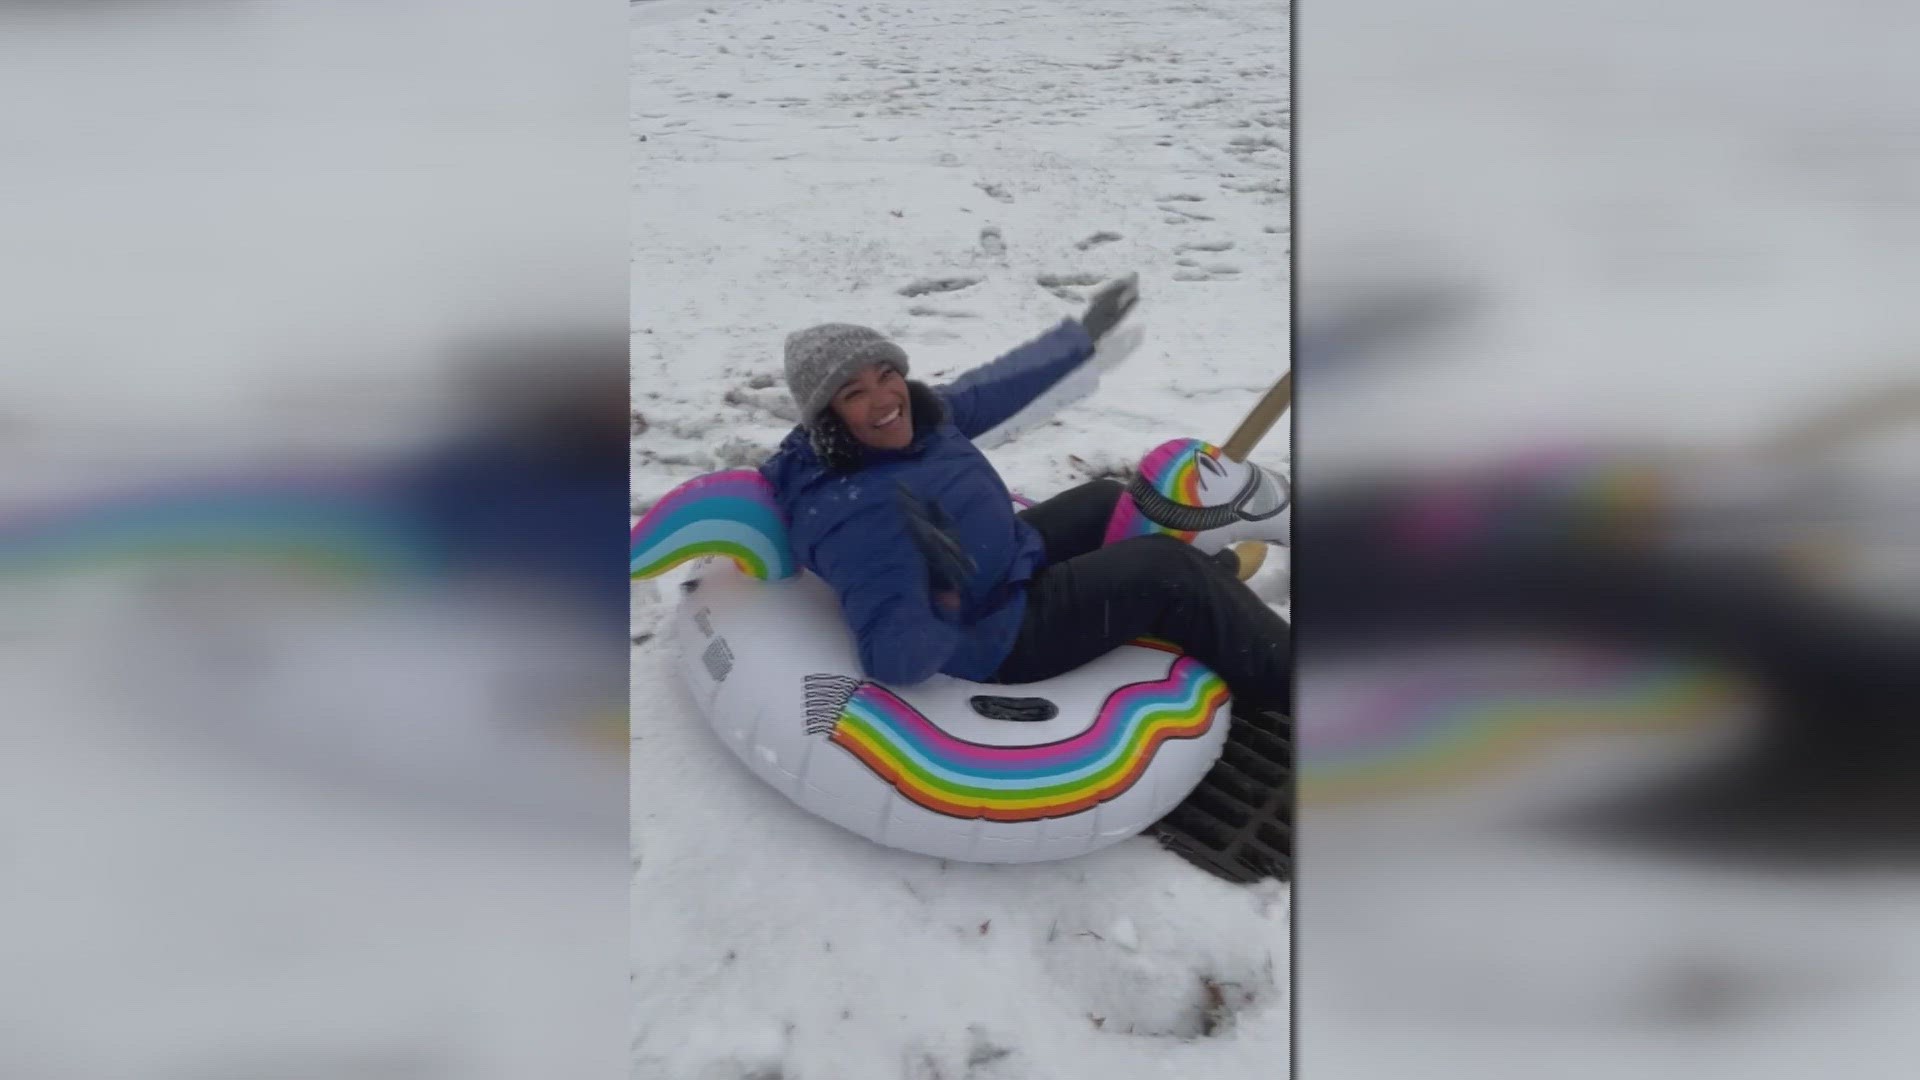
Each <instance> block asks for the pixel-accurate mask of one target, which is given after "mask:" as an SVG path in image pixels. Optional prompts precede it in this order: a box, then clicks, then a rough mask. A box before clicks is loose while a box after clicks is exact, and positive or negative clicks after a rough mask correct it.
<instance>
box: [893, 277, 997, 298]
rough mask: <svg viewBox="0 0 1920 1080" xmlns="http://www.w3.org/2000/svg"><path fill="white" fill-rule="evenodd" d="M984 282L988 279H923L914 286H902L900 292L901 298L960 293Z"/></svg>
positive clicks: (913, 284) (914, 283)
mask: <svg viewBox="0 0 1920 1080" xmlns="http://www.w3.org/2000/svg"><path fill="white" fill-rule="evenodd" d="M984 280H986V279H985V278H977V277H943V278H921V279H920V280H918V281H915V282H913V283H912V284H909V285H902V286H901V287H900V290H899V291H900V295H901V296H925V295H927V294H928V293H949V292H959V291H960V290H961V289H971V288H973V287H974V286H975V285H978V284H980V283H981V282H982V281H984Z"/></svg>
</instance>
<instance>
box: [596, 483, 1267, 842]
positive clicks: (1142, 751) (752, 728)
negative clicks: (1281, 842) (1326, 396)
mask: <svg viewBox="0 0 1920 1080" xmlns="http://www.w3.org/2000/svg"><path fill="white" fill-rule="evenodd" d="M630 541H631V543H630V557H631V565H630V572H631V574H632V576H633V577H635V578H640V577H652V576H657V575H659V574H662V573H665V572H666V571H668V570H670V569H672V568H674V567H675V566H679V565H681V564H684V563H687V562H689V561H692V562H694V563H695V564H696V565H695V566H694V570H693V574H692V576H690V577H689V578H688V579H687V580H685V581H684V582H682V583H681V590H682V594H681V596H680V598H679V605H678V608H677V610H676V613H675V615H674V618H673V621H672V624H671V627H672V629H671V633H670V636H671V637H672V638H674V639H675V640H676V642H677V644H678V645H679V652H680V656H681V666H682V669H683V672H684V675H685V677H686V680H687V684H688V686H689V687H690V688H691V690H692V693H693V697H694V700H695V701H696V702H697V703H698V704H699V706H700V709H701V711H702V713H703V714H704V715H705V717H706V719H707V722H708V723H709V725H710V726H711V727H712V728H713V730H714V732H715V733H716V734H717V735H719V737H720V740H721V741H722V742H724V743H725V744H726V745H727V746H728V748H729V749H731V750H732V751H733V753H734V754H735V755H736V756H737V757H738V758H739V759H740V760H741V761H742V762H743V763H745V764H746V766H747V767H748V768H749V769H750V770H752V771H753V772H754V773H755V775H757V776H759V777H760V778H761V779H762V780H764V781H766V782H767V783H768V784H770V785H772V786H773V787H774V788H775V789H776V790H778V791H780V792H781V793H783V794H785V795H786V796H787V797H788V798H790V799H792V800H793V801H794V802H795V803H797V804H798V805H799V806H800V807H802V808H803V809H805V810H807V811H809V812H811V813H813V814H816V815H818V816H820V817H822V818H825V819H827V820H828V821H831V822H834V823H835V824H837V825H840V826H842V827H844V828H846V829H849V830H851V831H853V832H855V833H858V834H860V835H861V836H864V837H866V838H868V839H870V840H873V841H874V842H876V843H879V844H882V845H885V846H887V847H893V848H900V849H904V850H907V851H914V852H918V853H920V854H923V855H930V856H935V857H938V858H945V859H954V860H958V861H963V862H988V863H1017V862H1039V861H1045V860H1050V859H1066V858H1072V857H1074V856H1077V855H1084V854H1086V853H1088V852H1091V851H1095V850H1098V849H1100V848H1103V847H1106V846H1107V845H1109V844H1113V843H1116V842H1118V841H1120V840H1124V839H1126V838H1128V837H1131V836H1134V835H1137V834H1138V833H1140V832H1142V831H1144V830H1145V829H1146V828H1147V827H1148V826H1150V825H1152V824H1153V823H1155V822H1156V821H1158V820H1160V819H1161V818H1162V817H1164V816H1165V815H1166V814H1167V812H1168V811H1170V810H1172V809H1173V808H1174V807H1175V806H1176V805H1178V804H1179V803H1180V801H1181V800H1182V799H1184V798H1185V797H1186V796H1187V795H1188V793H1189V792H1191V791H1192V790H1193V789H1194V788H1195V787H1196V786H1197V785H1198V784H1199V783H1200V781H1201V779H1202V778H1203V777H1204V776H1205V775H1206V773H1207V770H1208V769H1209V768H1211V767H1212V765H1213V763H1214V761H1215V760H1216V759H1217V758H1218V757H1219V755H1220V752H1221V747H1222V745H1223V744H1224V742H1225V740H1226V735H1227V728H1228V725H1229V723H1230V718H1229V712H1228V707H1229V704H1230V702H1229V698H1228V693H1227V687H1226V684H1225V683H1224V682H1222V681H1221V680H1220V678H1219V677H1218V676H1216V675H1215V674H1214V673H1213V672H1212V671H1210V670H1208V669H1207V668H1206V667H1205V666H1203V665H1202V664H1200V663H1199V662H1197V661H1195V660H1193V659H1191V658H1189V657H1186V656H1182V655H1180V654H1179V653H1178V652H1177V651H1176V650H1174V649H1172V648H1171V647H1170V646H1167V645H1165V644H1164V643H1160V642H1151V641H1142V642H1139V643H1136V644H1133V645H1128V646H1123V647H1121V648H1119V649H1117V650H1115V651H1114V652H1112V653H1109V654H1108V655H1106V656H1104V657H1101V658H1100V659H1099V660H1096V661H1095V662H1093V663H1091V664H1088V665H1086V666H1085V667H1082V668H1080V669H1078V670H1075V671H1072V672H1069V673H1067V674H1065V675H1062V676H1060V677H1059V678H1056V679H1050V680H1047V681H1045V682H1041V683H1030V684H1023V685H1019V686H1002V685H990V684H982V683H971V682H967V681H964V680H960V679H953V678H948V677H946V676H939V675H937V676H935V677H934V678H932V679H930V680H928V681H927V682H925V683H921V684H919V685H916V686H912V687H890V686H885V685H882V684H880V683H877V682H874V681H872V680H870V679H867V678H865V677H863V676H862V675H861V670H860V664H859V660H858V656H857V653H856V651H855V647H854V642H853V638H852V635H851V634H850V633H849V632H848V630H847V629H846V627H845V624H844V621H843V619H842V617H841V614H840V609H839V605H838V603H837V601H836V600H835V598H834V596H833V592H832V589H831V588H830V587H829V586H828V585H827V584H826V583H825V582H823V581H821V580H820V579H818V578H816V577H814V576H813V575H811V574H808V573H805V572H803V571H801V570H799V568H798V567H797V566H795V564H794V560H793V556H792V554H791V551H790V549H789V547H788V544H787V541H786V527H785V523H784V522H783V521H782V520H781V516H780V513H779V510H778V508H777V506H776V505H775V503H774V500H773V493H772V490H771V488H770V486H769V485H768V484H767V482H766V481H765V479H764V478H762V477H761V476H760V475H759V474H758V473H757V472H752V471H747V470H740V471H735V472H726V473H717V474H713V475H709V476H703V477H699V478H697V479H695V480H692V481H689V482H688V483H687V484H684V485H682V486H681V487H679V488H677V489H675V490H674V491H673V492H671V493H670V494H668V495H667V497H666V498H664V499H662V500H661V501H660V502H659V503H658V504H656V505H655V506H654V507H652V508H651V509H650V510H649V511H648V512H647V514H646V516H644V517H643V518H641V519H640V521H639V522H638V523H637V524H636V525H635V526H634V527H633V531H632V533H631V537H630Z"/></svg>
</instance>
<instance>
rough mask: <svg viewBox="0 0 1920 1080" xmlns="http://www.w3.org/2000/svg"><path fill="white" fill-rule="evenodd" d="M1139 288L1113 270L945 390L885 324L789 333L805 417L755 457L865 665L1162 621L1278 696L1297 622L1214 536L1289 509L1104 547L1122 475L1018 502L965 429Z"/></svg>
mask: <svg viewBox="0 0 1920 1080" xmlns="http://www.w3.org/2000/svg"><path fill="white" fill-rule="evenodd" d="M1137 299H1138V291H1137V288H1136V285H1135V281H1134V279H1133V278H1131V277H1129V278H1127V279H1124V280H1122V281H1120V282H1117V283H1115V284H1113V285H1111V286H1109V287H1107V288H1105V289H1103V290H1101V291H1100V292H1099V293H1098V294H1096V295H1095V296H1094V298H1093V300H1092V302H1091V304H1090V305H1089V306H1088V308H1087V310H1086V312H1085V314H1084V315H1083V316H1082V317H1081V318H1080V319H1079V320H1077V321H1076V320H1071V319H1069V320H1066V321H1063V322H1062V323H1061V324H1060V325H1059V326H1057V327H1055V328H1054V329H1052V330H1051V331H1049V332H1047V333H1046V334H1043V335H1042V336H1040V337H1038V338H1036V339H1034V340H1033V341H1030V342H1028V343H1027V344H1025V345H1023V346H1021V347H1019V348H1017V349H1015V350H1013V351H1012V352H1010V353H1008V354H1007V355H1005V356H1002V357H1000V358H999V359H998V360H995V361H993V362H992V363H990V364H987V365H986V366H984V367H981V368H978V369H976V370H974V371H972V372H969V373H967V374H966V375H964V376H962V377H961V378H960V379H959V380H958V381H956V382H954V383H953V384H951V385H949V386H946V387H942V388H940V389H937V390H936V389H933V388H931V387H928V386H926V385H924V384H922V383H918V382H909V381H908V380H907V374H908V360H907V355H906V353H905V352H904V351H903V350H902V349H901V348H900V347H899V346H898V345H897V344H895V343H893V342H891V341H889V340H887V339H886V338H885V337H883V336H882V335H881V334H879V333H878V332H876V331H874V330H870V329H867V328H865V327H859V326H851V325H847V324H839V323H835V324H826V325H823V326H816V327H813V328H811V329H807V330H802V331H799V332H797V333H795V334H793V335H792V336H790V337H789V338H788V339H787V343H786V370H787V385H788V389H789V390H790V391H791V392H792V394H793V398H794V401H795V403H796V404H797V405H798V406H799V410H800V415H801V419H802V423H801V425H800V426H799V427H798V428H796V429H795V430H794V432H793V433H792V434H791V435H789V436H788V437H787V439H786V440H785V442H783V443H782V444H781V447H780V449H779V451H778V452H777V453H776V454H775V455H774V456H773V458H771V459H770V460H769V461H767V463H766V464H764V465H763V466H761V472H762V474H763V475H765V476H766V477H767V479H768V480H769V481H770V482H771V483H772V484H773V486H774V488H775V490H776V491H777V492H778V494H779V499H780V502H781V506H782V509H783V510H785V511H786V514H787V517H788V521H789V523H790V532H791V538H792V542H793V548H794V552H795V555H796V556H797V557H798V559H799V561H800V562H801V564H802V565H804V566H806V567H807V568H808V569H809V570H811V571H813V572H814V573H815V574H817V575H818V576H819V577H821V578H823V579H824V580H825V581H826V582H827V583H828V584H829V585H831V586H832V587H833V589H834V591H835V592H836V593H837V594H838V596H839V599H840V603H841V607H842V611H843V612H844V614H845V616H846V619H847V622H848V625H849V626H850V627H851V628H852V630H853V632H854V636H855V638H856V640H857V642H858V646H859V654H860V662H861V666H862V668H863V669H864V671H865V672H866V674H867V676H868V677H869V678H872V679H875V680H878V681H880V682H885V683H891V684H894V685H898V686H910V685H913V684H915V683H918V682H921V681H923V680H925V679H927V678H929V677H931V676H933V675H934V674H935V673H945V674H947V675H951V676H954V677H956V678H961V679H967V680H970V681H973V682H1000V683H1028V682H1037V681H1040V680H1043V679H1049V678H1052V677H1054V676H1056V675H1060V674H1063V673H1065V672H1067V671H1070V670H1072V669H1074V668H1076V667H1079V666H1080V665H1082V664H1085V663H1087V662H1089V661H1091V660H1094V659H1096V658H1097V657H1099V656H1102V655H1104V654H1105V653H1107V652H1110V651H1112V650H1113V649H1115V648H1117V647H1119V646H1120V645H1123V644H1125V643H1127V642H1129V641H1132V640H1134V639H1136V638H1139V637H1142V636H1153V637H1157V638H1161V639H1163V640H1166V641H1170V642H1172V643H1173V644H1174V645H1176V646H1178V647H1180V648H1181V649H1182V650H1183V651H1185V652H1186V653H1187V654H1189V655H1191V656H1193V657H1195V658H1196V659H1198V660H1200V661H1201V662H1202V663H1204V664H1206V665H1207V666H1208V667H1210V668H1212V669H1213V670H1214V671H1215V672H1216V673H1218V674H1219V675H1220V676H1221V677H1222V678H1223V679H1224V680H1225V681H1226V682H1227V685H1228V687H1229V688H1230V689H1231V690H1232V691H1233V693H1234V695H1235V697H1236V698H1237V699H1239V700H1240V701H1241V702H1243V703H1248V704H1255V705H1258V706H1264V707H1269V708H1275V709H1279V710H1284V709H1285V708H1286V706H1287V703H1288V698H1289V695H1290V690H1291V682H1292V673H1291V664H1290V653H1291V637H1290V632H1289V629H1288V626H1287V624H1286V622H1285V621H1284V620H1282V619H1281V618H1280V616H1279V615H1278V614H1277V613H1275V612H1274V610H1273V609H1272V608H1270V607H1268V606H1267V605H1266V603H1264V602H1263V601H1261V600H1260V598H1259V597H1257V596H1255V595H1254V594H1253V592H1252V591H1251V590H1250V589H1248V588H1247V587H1246V585H1245V584H1244V583H1242V581H1241V580H1240V578H1239V576H1238V574H1237V573H1236V571H1237V569H1238V563H1237V560H1236V557H1235V555H1234V553H1233V552H1231V551H1229V550H1223V549H1224V547H1225V545H1226V544H1227V543H1229V542H1231V541H1233V540H1242V539H1255V540H1268V541H1273V542H1280V541H1283V540H1284V538H1285V532H1284V529H1285V517H1286V515H1285V514H1284V513H1279V512H1278V510H1277V509H1276V510H1275V513H1274V514H1273V515H1269V516H1268V517H1267V518H1266V520H1264V521H1260V522H1251V521H1238V520H1236V521H1234V522H1233V523H1232V524H1230V525H1227V526H1224V527H1220V528H1216V529H1213V530H1211V531H1209V532H1203V533H1201V534H1199V535H1198V536H1197V537H1195V538H1194V542H1193V543H1192V544H1188V543H1183V542H1182V541H1180V540H1178V539H1175V538H1173V537H1170V536H1165V535H1153V536H1142V537H1136V538H1133V539H1127V540H1121V541H1119V542H1117V543H1114V544H1111V545H1107V546H1102V545H1103V542H1104V540H1105V537H1106V532H1107V527H1108V522H1109V519H1110V518H1112V517H1113V514H1114V510H1115V507H1116V505H1118V503H1119V501H1120V499H1121V498H1122V497H1123V495H1124V489H1123V488H1122V487H1121V485H1120V484H1118V483H1115V482H1114V481H1111V480H1097V481H1094V482H1092V483H1089V484H1085V485H1082V486H1081V487H1078V488H1075V489H1073V490H1072V491H1069V492H1066V493H1065V494H1062V495H1060V496H1058V497H1056V498H1054V499H1051V500H1049V501H1047V502H1045V503H1041V504H1040V505H1038V506H1034V507H1032V508H1030V509H1028V510H1025V511H1023V512H1020V513H1018V514H1016V513H1015V512H1014V511H1013V499H1012V496H1011V494H1010V493H1009V492H1008V490H1007V486H1006V484H1005V483H1003V482H1002V481H1001V479H1000V476H999V474H998V473H996V472H995V471H994V468H993V466H992V464H990V463H989V462H988V461H987V458H986V456H985V455H984V454H982V453H981V452H980V450H979V449H978V448H977V447H975V446H974V445H973V442H972V441H971V440H972V439H973V438H975V437H977V436H979V435H982V434H984V433H985V432H987V431H990V430H992V429H993V428H994V427H996V426H998V425H999V424H1001V423H1003V422H1004V421H1006V420H1007V419H1009V418H1010V417H1012V416H1014V415H1015V414H1016V413H1018V412H1020V410H1021V409H1023V408H1025V407H1026V406H1027V405H1029V404H1030V403H1032V402H1033V401H1034V399H1035V398H1037V397H1039V396H1040V395H1041V394H1043V393H1045V392H1046V391H1047V390H1048V389H1049V388H1051V387H1053V386H1054V385H1055V384H1056V383H1058V382H1059V381H1060V380H1061V379H1063V378H1065V377H1066V376H1068V375H1069V374H1071V373H1072V372H1073V371H1074V370H1075V369H1076V368H1078V367H1079V366H1080V365H1081V364H1083V363H1085V362H1086V361H1087V360H1088V359H1090V358H1091V357H1092V356H1093V354H1094V349H1095V346H1096V345H1097V344H1098V342H1099V341H1100V340H1101V339H1102V338H1103V337H1104V336H1105V335H1106V334H1107V333H1108V332H1109V331H1111V330H1112V329H1113V328H1114V326H1115V325H1117V324H1118V323H1119V322H1120V321H1121V320H1122V319H1123V318H1125V317H1126V315H1127V313H1128V312H1129V311H1130V310H1131V309H1132V307H1133V305H1134V304H1135V302H1136V301H1137ZM1243 468H1244V467H1243ZM1249 482H1250V483H1253V482H1257V483H1258V484H1260V485H1263V486H1264V489H1265V490H1266V491H1267V499H1268V502H1269V504H1270V505H1272V506H1274V507H1276V508H1278V507H1282V506H1284V502H1285V499H1284V490H1285V485H1284V481H1282V480H1281V479H1280V478H1279V477H1278V476H1275V475H1273V474H1271V473H1267V472H1265V471H1264V470H1253V472H1252V474H1251V476H1250V479H1249ZM1208 552H1213V554H1208Z"/></svg>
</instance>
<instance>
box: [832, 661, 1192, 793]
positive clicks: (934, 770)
mask: <svg viewBox="0 0 1920 1080" xmlns="http://www.w3.org/2000/svg"><path fill="white" fill-rule="evenodd" d="M1226 701H1227V687H1226V684H1225V683H1223V682H1221V681H1220V678H1219V677H1218V676H1216V675H1214V674H1213V672H1211V671H1209V670H1208V669H1207V668H1206V667H1204V666H1202V665H1201V664H1200V663H1199V662H1198V661H1195V660H1191V659H1188V658H1185V657H1181V658H1178V659H1176V660H1174V661H1173V663H1172V665H1171V666H1170V667H1169V669H1168V672H1167V675H1166V677H1165V678H1163V679H1158V680H1155V681H1152V682H1139V683H1131V684H1128V685H1127V686H1123V687H1121V688H1120V689H1118V690H1116V691H1114V692H1113V693H1112V694H1110V695H1108V697H1107V700H1106V702H1105V703H1104V704H1103V705H1102V706H1101V709H1100V715H1099V716H1098V717H1097V718H1096V719H1095V720H1094V723H1093V725H1092V726H1091V727H1089V728H1088V729H1087V730H1086V731H1084V732H1082V733H1080V734H1079V735H1076V736H1074V737H1073V738H1070V739H1064V740H1062V741H1060V742H1056V743H1048V744H1045V745H1041V746H986V745H982V744H979V743H971V742H967V741H965V740H962V739H958V738H955V737H954V736H952V735H949V734H948V733H946V732H945V731H942V730H941V729H940V728H938V727H935V726H934V725H933V724H932V722H930V721H928V720H927V718H926V717H924V716H922V715H921V714H920V713H919V712H918V711H917V710H915V709H914V708H913V706H911V705H908V704H907V703H906V702H904V701H902V700H901V699H900V698H898V697H896V696H895V695H894V694H893V693H892V692H891V691H889V690H887V689H886V688H885V687H882V686H878V685H875V684H873V683H864V684H862V685H861V687H860V689H859V690H857V691H855V692H854V694H853V696H852V697H851V698H850V699H848V701H847V704H846V706H845V707H844V708H843V709H842V711H841V714H840V718H839V720H838V722H837V723H836V724H835V726H834V729H833V733H832V735H831V736H829V741H831V742H833V743H834V744H836V745H838V746H840V747H843V748H844V749H846V750H847V751H848V752H849V753H852V754H853V755H854V756H855V757H857V758H859V759H860V760H861V761H862V762H864V763H865V764H866V766H867V767H868V768H870V769H872V770H873V771H874V772H875V773H877V774H879V775H880V777H881V778H883V779H885V780H886V781H887V783H889V784H891V785H893V787H894V788H895V789H896V790H897V791H899V792H900V794H902V795H904V796H906V797H907V798H908V799H910V800H912V801H913V802H914V803H916V804H918V805H920V806H922V807H925V808H926V809H928V810H932V811H933V812H935V813H938V814H945V815H947V816H949V817H957V818H986V819H988V820H990V821H1035V820H1038V819H1040V818H1052V817H1065V816H1067V815H1069V814H1077V813H1079V812H1081V811H1083V810H1087V809H1090V808H1092V807H1094V806H1097V805H1099V804H1100V803H1103V802H1106V801H1108V800H1110V799H1113V798H1115V797H1116V796H1118V795H1120V794H1122V793H1123V792H1125V791H1126V790H1127V789H1129V788H1131V787H1132V786H1133V785H1134V783H1135V782H1136V781H1138V780H1139V779H1140V777H1141V775H1142V774H1143V773H1145V772H1146V770H1147V767H1148V766H1149V765H1151V764H1152V763H1153V758H1154V755H1155V754H1156V753H1157V752H1158V751H1159V749H1160V746H1161V744H1162V743H1165V742H1166V741H1167V740H1169V739H1194V738H1199V737H1200V736H1201V735H1203V734H1205V733H1206V732H1207V730H1208V729H1209V728H1211V727H1212V725H1213V717H1214V714H1215V712H1216V711H1217V710H1218V709H1219V708H1220V706H1222V705H1224V704H1225V703H1226Z"/></svg>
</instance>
